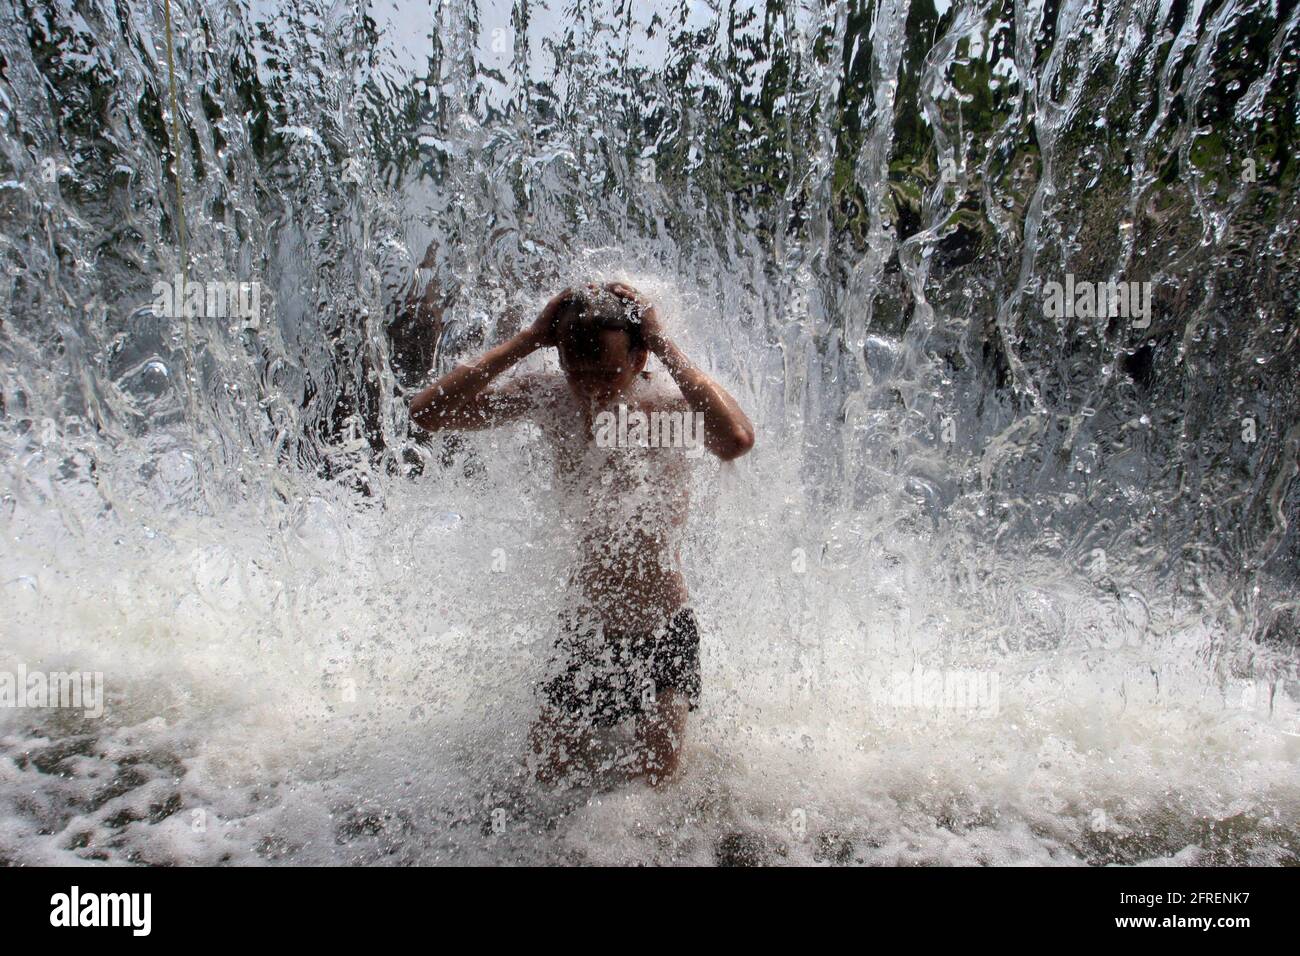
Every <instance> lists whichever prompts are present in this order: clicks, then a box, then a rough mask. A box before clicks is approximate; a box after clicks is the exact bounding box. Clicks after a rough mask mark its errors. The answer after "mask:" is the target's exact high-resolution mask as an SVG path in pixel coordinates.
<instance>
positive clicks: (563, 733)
mask: <svg viewBox="0 0 1300 956" xmlns="http://www.w3.org/2000/svg"><path fill="white" fill-rule="evenodd" d="M528 736H529V741H530V743H531V744H532V748H533V753H534V754H535V755H536V756H537V757H539V758H540V762H539V764H538V766H537V779H538V780H539V781H541V782H542V783H550V784H554V783H560V782H562V781H563V780H564V779H565V778H566V777H567V776H568V775H569V773H570V771H571V770H572V769H573V767H574V765H575V764H578V765H584V764H585V763H586V762H587V760H588V757H589V755H590V751H591V743H592V734H591V728H589V727H585V726H582V725H581V724H580V723H579V722H578V721H577V720H575V719H574V718H572V717H569V716H567V715H565V714H561V713H560V712H559V711H557V710H556V709H555V708H553V707H547V708H545V709H544V710H543V711H542V713H541V715H540V716H539V717H538V718H537V722H536V723H534V724H533V728H532V731H531V732H530V733H529V735H528Z"/></svg>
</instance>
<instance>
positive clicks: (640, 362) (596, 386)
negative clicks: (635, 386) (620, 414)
mask: <svg viewBox="0 0 1300 956" xmlns="http://www.w3.org/2000/svg"><path fill="white" fill-rule="evenodd" d="M596 334H597V335H598V336H599V340H600V350H599V353H598V354H596V355H585V356H581V357H579V356H574V355H572V354H569V353H568V352H567V351H566V350H565V349H564V348H563V346H561V348H560V350H559V352H560V368H562V369H563V370H564V376H565V378H566V379H567V380H568V383H569V388H570V390H571V391H572V392H573V394H574V395H576V396H578V397H579V398H583V399H587V400H589V401H596V402H607V401H610V400H611V399H613V398H615V397H617V396H618V395H619V394H620V393H621V392H623V391H624V390H625V389H626V388H628V386H630V385H631V384H632V383H633V382H634V381H635V380H636V377H637V375H638V374H639V373H640V372H641V370H642V369H643V368H645V362H646V354H645V352H643V351H641V350H639V349H633V348H630V344H631V343H630V341H629V338H628V334H627V333H626V332H623V331H620V330H618V329H601V330H600V331H599V332H597V333H596Z"/></svg>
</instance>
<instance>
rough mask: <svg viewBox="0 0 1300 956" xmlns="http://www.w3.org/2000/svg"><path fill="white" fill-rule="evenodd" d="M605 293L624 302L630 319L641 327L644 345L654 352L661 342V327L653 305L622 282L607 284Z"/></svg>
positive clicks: (657, 313)
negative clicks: (611, 294)
mask: <svg viewBox="0 0 1300 956" xmlns="http://www.w3.org/2000/svg"><path fill="white" fill-rule="evenodd" d="M605 291H607V292H611V293H613V294H614V295H616V296H618V297H619V298H620V299H622V300H623V301H624V302H626V303H627V304H628V305H629V306H630V308H629V312H630V313H631V319H632V321H633V322H636V323H638V324H639V325H640V326H641V335H642V337H643V338H644V339H645V342H646V345H647V346H648V347H649V348H650V349H651V350H654V349H656V348H658V346H659V343H660V342H661V341H662V340H663V334H664V332H663V326H662V325H661V324H660V322H659V312H658V311H657V310H656V309H655V307H654V304H653V303H652V302H651V301H650V300H649V299H647V298H646V297H645V296H643V295H642V294H641V293H640V292H638V291H637V290H636V289H634V288H632V287H631V286H630V285H627V284H625V283H623V282H608V283H606V284H605Z"/></svg>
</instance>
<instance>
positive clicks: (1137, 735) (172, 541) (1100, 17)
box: [0, 0, 1300, 864]
mask: <svg viewBox="0 0 1300 956" xmlns="http://www.w3.org/2000/svg"><path fill="white" fill-rule="evenodd" d="M0 18H3V27H2V29H0V44H3V46H2V48H0V55H2V57H3V61H2V68H0V120H2V122H0V164H2V165H3V169H2V170H0V219H2V221H3V244H2V245H0V251H2V253H3V256H4V260H5V265H6V268H5V271H4V276H5V278H4V280H3V282H0V358H2V361H0V401H2V402H3V405H2V406H0V443H2V444H3V452H2V453H0V502H2V504H3V508H2V509H0V514H2V521H3V531H4V541H5V546H4V548H3V550H0V589H2V590H3V594H4V602H5V608H6V613H5V615H4V619H3V625H2V630H0V634H2V635H3V638H2V643H0V668H5V669H7V670H8V671H11V672H12V671H15V670H16V669H17V668H19V667H24V668H28V669H30V670H37V669H39V670H42V671H45V672H56V671H65V670H76V671H80V672H102V674H103V675H104V686H105V694H106V700H105V713H104V715H103V716H102V717H100V718H95V717H91V716H86V715H85V714H84V713H82V712H81V711H77V710H75V709H66V708H63V709H54V708H32V707H26V708H0V859H3V860H5V861H8V862H11V863H24V864H31V863H51V862H75V861H77V860H109V861H114V862H128V861H129V862H147V863H176V862H191V863H215V862H233V863H258V862H287V863H321V862H365V863H369V862H375V863H380V862H382V863H410V862H420V863H432V862H495V861H523V862H565V863H611V862H612V863H629V862H655V863H671V862H691V863H695V862H722V863H748V862H759V863H761V862H791V863H807V862H813V861H821V862H834V863H853V862H863V863H913V862H940V863H1004V862H1032V863H1079V862H1093V863H1096V862H1107V861H1146V860H1159V859H1164V858H1172V859H1173V860H1174V861H1176V862H1185V863H1204V862H1211V863H1215V862H1250V863H1273V862H1289V863H1295V862H1296V861H1297V852H1298V849H1297V847H1298V828H1300V816H1298V814H1297V810H1298V808H1300V776H1297V773H1296V764H1297V759H1298V758H1300V718H1298V712H1297V708H1296V702H1297V699H1300V688H1298V687H1297V683H1296V677H1297V675H1296V664H1297V634H1298V632H1297V616H1296V611H1297V602H1296V598H1295V594H1296V585H1297V568H1298V567H1300V537H1298V536H1297V532H1296V520H1295V519H1296V515H1297V512H1298V511H1300V508H1298V505H1300V484H1297V482H1296V481H1295V476H1296V473H1297V449H1298V446H1300V424H1297V423H1298V422H1300V416H1298V415H1297V412H1298V411H1300V408H1298V406H1300V400H1298V399H1297V390H1296V389H1295V366H1296V358H1297V352H1298V349H1297V342H1298V339H1300V333H1298V332H1297V327H1298V326H1297V320H1296V314H1297V300H1298V297H1300V279H1297V275H1300V271H1298V270H1297V269H1296V265H1297V262H1298V261H1300V257H1298V256H1297V250H1296V242H1297V239H1296V226H1297V220H1298V219H1300V211H1298V209H1297V196H1298V193H1297V189H1296V179H1297V175H1296V171H1297V165H1296V159H1295V156H1296V145H1297V142H1296V123H1297V103H1298V102H1300V96H1298V95H1297V81H1298V79H1300V24H1298V18H1300V7H1297V6H1296V5H1295V4H1286V3H1282V4H1278V3H1275V2H1272V0H1270V2H1263V0H1259V2H1254V3H1251V2H1235V0H1221V2H1218V3H1216V2H1214V0H1209V2H1206V3H1195V4H1172V3H1168V2H1165V0H1137V2H1134V3H1131V4H1120V3H1116V2H1111V0H1107V2H1104V3H1081V2H1072V0H1063V2H973V0H972V2H965V3H961V4H957V3H947V2H938V3H935V2H931V0H880V2H876V3H866V4H862V3H858V2H856V0H855V2H851V3H849V4H842V5H833V6H829V5H821V4H809V3H804V4H796V3H785V2H776V0H773V2H769V3H767V4H765V5H763V4H753V3H729V4H722V3H717V2H700V3H686V4H682V3H667V2H662V3H661V2H655V3H644V2H637V3H630V2H618V0H615V2H605V3H600V2H597V3H582V4H559V3H552V4H549V5H548V4H546V3H542V2H536V0H534V2H529V0H516V2H515V3H514V4H513V5H509V4H504V3H496V4H464V3H459V2H445V3H444V2H435V3H434V4H432V6H431V7H424V6H416V7H412V6H410V5H407V4H400V3H396V2H386V3H383V2H381V3H350V4H332V3H320V2H312V0H285V2H278V3H277V2H256V3H248V2H237V3H225V4H222V3H216V4H191V3H186V2H183V0H176V2H174V3H173V4H172V5H171V30H172V38H171V39H172V43H171V52H170V53H169V52H168V50H169V47H168V36H167V24H166V17H165V10H164V6H163V4H161V3H144V2H138V0H120V2H112V0H84V2H72V0H53V2H49V3H43V4H29V3H13V2H9V0H5V2H4V3H3V4H2V5H0ZM172 74H174V78H175V97H176V111H175V112H173V109H172V105H171V104H172V99H171V83H170V77H171V75H172ZM178 134H179V135H178ZM182 234H183V235H184V239H185V242H184V252H183V253H182V245H181V242H180V239H181V236H182ZM589 277H603V278H620V279H624V280H627V281H631V282H632V283H633V284H635V285H637V286H638V287H639V288H641V289H642V290H643V291H645V292H646V293H647V294H648V295H649V296H650V297H651V298H653V299H654V300H655V301H656V302H658V303H659V306H660V311H661V312H663V313H664V314H665V316H666V318H667V321H669V322H670V323H671V331H672V333H673V335H674V336H675V337H676V338H677V339H678V340H679V341H680V342H681V344H682V345H683V347H684V348H685V350H686V351H687V352H688V354H690V355H691V356H692V357H693V358H694V359H695V360H696V361H697V362H698V363H699V364H701V365H702V366H703V367H704V368H706V369H708V370H709V371H710V373H711V374H714V375H716V376H717V377H718V378H719V380H721V381H722V382H724V383H725V384H726V386H727V387H728V388H729V389H730V390H731V391H732V392H733V394H735V395H736V396H737V398H738V399H739V400H740V402H741V404H742V405H743V406H744V407H745V408H746V410H747V411H748V412H749V414H750V416H751V418H753V420H754V422H755V426H756V428H757V431H758V442H757V446H756V448H755V451H754V452H753V453H752V454H751V455H750V456H748V457H747V458H745V459H743V460H742V461H740V462H739V463H737V464H735V465H734V466H732V465H724V466H719V465H718V464H717V463H713V462H711V461H710V462H706V463H703V464H701V466H700V467H698V468H697V469H696V473H695V475H694V478H693V493H692V509H693V511H692V519H691V524H690V529H689V534H688V540H687V547H686V555H685V557H686V566H687V577H688V580H689V582H690V587H691V593H692V603H693V605H694V606H695V608H696V610H697V613H698V615H699V618H700V621H701V625H702V630H703V649H702V656H703V672H704V683H705V691H704V697H703V700H702V704H701V708H700V710H699V711H698V712H696V714H694V715H693V716H692V723H691V726H690V729H689V740H688V743H687V748H686V755H685V773H684V775H683V777H682V778H681V779H680V781H678V782H677V783H675V784H673V785H671V786H667V787H664V788H660V789H657V790H652V789H649V788H647V787H646V786H644V785H643V784H639V783H634V784H626V785H598V786H595V787H591V786H578V787H574V788H571V789H568V790H559V791H551V790H547V789H544V788H541V787H539V786H537V785H535V784H531V783H530V782H529V780H528V777H527V775H526V773H525V772H524V770H523V769H522V764H521V758H522V755H523V754H524V753H525V751H526V734H527V730H528V726H529V723H530V721H531V719H532V717H533V716H534V714H535V711H536V702H535V699H534V697H533V694H532V687H533V683H534V682H535V681H536V679H537V675H538V673H539V669H540V667H541V664H542V661H543V660H544V658H545V657H546V654H547V652H548V650H549V648H550V645H551V642H552V641H553V639H554V637H555V634H554V621H555V615H556V611H557V610H558V609H559V604H560V602H561V601H562V600H563V595H562V593H561V591H560V590H558V589H557V587H556V585H555V582H556V581H557V580H559V579H560V578H561V577H562V574H563V570H564V568H565V567H566V566H567V563H568V560H569V557H570V555H569V554H568V553H567V552H566V550H565V545H564V543H563V539H562V536H560V535H559V532H558V525H557V516H556V506H555V502H554V500H553V498H554V496H553V493H552V490H551V482H550V479H549V477H548V476H549V470H548V468H549V466H548V463H547V461H546V456H545V454H544V452H543V448H542V446H541V445H540V444H539V442H538V440H537V436H536V435H535V434H533V433H531V432H530V431H528V430H527V429H522V428H520V429H509V428H507V429H502V430H499V431H496V432H491V433H476V434H472V435H463V436H443V435H433V436H431V435H427V434H421V433H417V432H416V431H414V430H413V429H412V428H411V427H410V426H409V424H408V421H407V415H406V404H407V402H408V401H409V399H410V396H411V395H412V394H413V393H414V390H416V389H417V388H419V387H420V386H422V385H423V384H425V383H427V382H428V381H429V380H430V378H431V376H433V375H434V374H435V373H437V372H439V371H446V370H448V369H450V368H451V367H452V365H454V363H455V362H456V361H458V360H460V359H463V358H465V357H467V356H468V355H470V354H472V353H473V352H474V351H476V350H478V349H481V348H482V347H484V346H485V345H489V344H492V343H494V342H496V341H499V340H500V339H501V338H503V337H504V336H506V335H508V334H510V333H512V332H513V331H515V330H516V329H518V328H519V327H520V325H521V324H522V323H524V322H527V321H530V320H531V317H532V316H533V315H534V314H535V313H536V310H537V309H538V308H539V307H540V305H541V304H542V303H543V302H544V301H545V300H546V298H547V297H548V295H549V294H550V293H552V292H554V291H555V290H556V289H558V288H560V287H562V286H564V285H566V284H569V283H572V282H575V281H581V280H584V279H586V278H589ZM1112 282H1114V283H1128V282H1132V283H1136V284H1137V286H1135V288H1137V287H1141V285H1142V284H1143V283H1149V285H1147V286H1146V287H1145V289H1146V294H1147V295H1148V296H1149V300H1148V301H1149V308H1147V309H1141V308H1138V309H1128V310H1126V312H1125V314H1111V313H1112V312H1114V310H1108V309H1106V308H1105V307H1104V306H1103V307H1102V308H1100V309H1098V308H1096V307H1095V303H1096V296H1095V295H1092V294H1091V292H1089V293H1088V294H1087V295H1084V297H1083V299H1081V298H1079V296H1080V295H1081V294H1082V293H1080V291H1079V290H1093V289H1096V288H1098V287H1108V286H1107V284H1108V283H1112ZM187 283H196V286H194V287H193V288H194V289H197V292H193V294H191V293H192V289H191V287H189V286H187ZM1062 289H1064V290H1068V291H1067V294H1066V298H1067V299H1068V300H1069V301H1068V303H1067V304H1066V305H1065V306H1062V307H1053V306H1051V305H1049V302H1050V300H1051V297H1052V295H1053V294H1056V293H1058V292H1059V291H1060V290H1062ZM1089 295H1091V301H1092V303H1093V307H1092V308H1089V307H1088V306H1086V305H1080V302H1082V301H1084V299H1087V298H1088V296H1089ZM1140 301H1141V296H1137V297H1135V298H1134V299H1133V303H1134V304H1135V305H1137V304H1139V303H1140ZM1058 306H1060V302H1058ZM187 307H188V308H187ZM1135 313H1140V314H1135ZM1098 315H1100V317H1098Z"/></svg>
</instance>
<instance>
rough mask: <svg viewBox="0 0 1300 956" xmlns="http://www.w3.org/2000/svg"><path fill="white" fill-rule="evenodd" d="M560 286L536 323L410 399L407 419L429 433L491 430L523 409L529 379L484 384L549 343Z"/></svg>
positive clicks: (531, 384)
mask: <svg viewBox="0 0 1300 956" xmlns="http://www.w3.org/2000/svg"><path fill="white" fill-rule="evenodd" d="M568 295H569V292H568V290H567V289H566V290H565V291H563V292H561V293H560V294H559V295H557V296H555V297H554V298H553V299H551V301H550V302H548V303H547V304H546V308H544V309H543V310H542V314H541V315H539V316H538V317H537V321H536V322H534V323H533V324H532V325H531V326H529V327H528V328H526V329H524V330H523V331H522V332H520V333H519V334H517V335H515V336H514V337H513V338H511V339H508V340H507V341H505V342H503V343H501V344H500V345H498V346H497V347H496V348H493V349H489V350H488V351H487V352H484V353H483V354H482V355H481V356H479V357H478V358H477V359H474V360H473V361H470V362H467V363H466V364H464V365H458V366H456V368H454V369H453V370H452V371H450V372H448V373H447V374H446V375H444V376H443V377H442V378H440V379H438V380H437V381H436V382H434V383H433V384H432V385H430V386H429V387H428V388H426V389H424V391H422V392H420V393H419V394H418V395H416V396H415V398H414V399H413V400H412V402H411V420H412V421H413V422H415V424H417V425H419V426H420V427H421V428H426V429H428V430H429V431H438V430H439V429H444V428H446V429H452V430H457V431H464V430H469V429H478V428H491V427H493V426H495V425H501V424H504V423H505V422H508V421H510V420H512V419H514V418H517V417H518V416H519V415H521V414H523V413H524V412H525V411H527V410H528V409H529V408H530V407H531V405H532V403H533V400H534V398H535V388H536V385H537V383H536V381H535V379H533V378H531V377H529V378H523V379H518V380H515V381H513V382H510V383H509V384H508V385H506V386H505V387H503V388H488V387H487V386H488V384H489V383H490V382H491V381H492V380H493V379H495V378H496V377H497V376H499V375H500V374H501V373H502V372H504V371H506V370H507V369H510V368H512V367H514V366H515V365H516V364H517V363H518V362H519V361H520V360H522V359H524V358H526V357H527V356H529V355H531V354H532V353H533V352H535V351H537V350H538V349H540V348H545V347H546V346H549V345H554V344H555V331H554V328H553V325H554V322H555V315H556V313H557V312H558V311H559V308H560V306H561V305H562V304H563V303H564V301H565V299H566V298H567V297H568Z"/></svg>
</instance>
